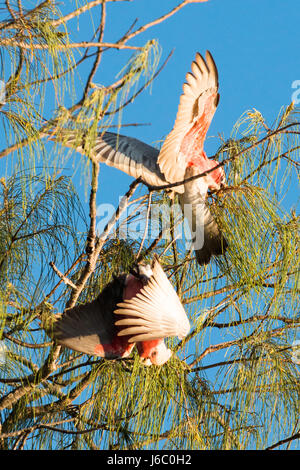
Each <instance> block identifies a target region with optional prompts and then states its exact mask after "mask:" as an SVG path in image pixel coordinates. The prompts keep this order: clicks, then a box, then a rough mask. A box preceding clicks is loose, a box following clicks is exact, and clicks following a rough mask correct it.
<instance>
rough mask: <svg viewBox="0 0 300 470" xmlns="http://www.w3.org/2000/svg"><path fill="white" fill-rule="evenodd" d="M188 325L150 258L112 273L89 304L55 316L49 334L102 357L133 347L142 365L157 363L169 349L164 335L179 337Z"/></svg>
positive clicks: (115, 355) (117, 355)
mask: <svg viewBox="0 0 300 470" xmlns="http://www.w3.org/2000/svg"><path fill="white" fill-rule="evenodd" d="M189 330H190V323H189V320H188V317H187V315H186V313H185V310H184V308H183V306H182V304H181V302H180V299H179V297H178V295H177V293H176V291H175V290H174V288H173V286H172V284H171V283H170V281H169V279H168V277H167V276H166V274H165V273H164V270H163V269H162V267H161V265H160V263H159V261H158V259H157V258H156V257H155V258H154V261H153V263H152V266H150V265H149V264H148V265H142V264H138V265H137V266H136V268H135V269H133V270H131V273H129V274H122V275H120V276H118V277H115V279H114V280H113V281H111V282H110V283H109V284H107V285H106V287H104V289H103V290H102V292H101V293H100V294H99V296H98V297H97V298H96V299H95V300H93V301H92V302H89V303H86V304H84V305H78V306H76V307H73V308H72V309H68V310H66V311H65V312H64V313H63V314H61V315H59V316H58V317H57V318H56V321H55V324H54V328H53V332H52V336H53V337H54V339H55V340H56V341H57V342H58V343H59V344H61V345H63V346H66V347H68V348H70V349H72V350H75V351H79V352H83V353H85V354H90V355H96V356H99V357H103V358H106V359H117V358H126V357H128V356H129V355H130V353H131V352H132V350H133V348H134V346H136V348H137V352H138V354H139V356H140V358H141V361H142V363H143V364H144V365H147V366H149V365H152V364H154V365H162V364H164V363H165V362H167V361H168V360H169V359H170V357H171V355H172V351H171V350H170V349H169V348H167V347H166V345H165V342H164V338H167V337H172V336H177V337H178V338H179V339H182V338H184V337H185V336H186V335H187V334H188V333H189Z"/></svg>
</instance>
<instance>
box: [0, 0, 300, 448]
mask: <svg viewBox="0 0 300 470" xmlns="http://www.w3.org/2000/svg"><path fill="white" fill-rule="evenodd" d="M109 3H110V2H108V1H107V2H105V1H99V2H83V3H82V5H78V4H77V3H75V2H73V3H72V8H71V11H65V12H64V16H63V14H62V13H60V12H59V11H58V10H57V7H56V6H55V5H54V2H52V1H51V0H46V1H45V2H42V3H41V4H38V5H37V6H36V7H34V8H32V5H31V4H29V2H28V3H27V2H17V4H14V5H13V6H12V5H11V4H10V2H5V10H4V11H5V15H6V16H5V17H2V18H1V22H0V31H1V39H0V59H1V62H0V73H1V76H2V77H3V80H4V81H5V100H4V101H2V102H1V104H0V115H1V128H2V129H3V132H2V135H3V136H5V139H4V138H3V142H2V144H3V145H2V147H4V150H2V152H1V153H0V157H1V161H2V162H5V166H6V168H5V170H6V173H5V175H4V176H3V177H2V178H1V180H0V200H1V205H0V446H1V448H2V449H23V448H25V449H112V450H119V449H125V450H135V449H170V450H174V449H189V450H192V449H196V450H197V449H207V450H211V449H226V450H234V449H238V450H242V449H265V448H268V446H275V447H280V445H281V444H280V442H281V441H282V440H284V441H285V442H288V445H290V444H291V443H292V444H293V443H294V439H295V436H297V432H298V431H297V423H298V413H299V398H300V397H299V390H300V388H299V356H298V355H297V351H296V350H295V344H296V341H297V339H298V337H297V332H298V331H299V322H300V319H299V289H300V286H299V259H300V258H299V248H300V247H299V215H297V213H296V211H295V207H296V204H297V202H298V201H297V193H296V188H297V185H298V184H299V148H300V147H299V142H298V139H299V132H300V130H299V113H298V111H297V109H295V108H294V106H293V105H290V106H288V107H286V108H283V109H281V110H280V112H279V115H278V117H277V118H276V120H275V122H274V123H273V124H272V125H270V124H269V123H267V122H266V121H265V119H264V117H263V116H262V114H261V113H260V112H259V111H258V110H256V109H254V110H250V111H247V112H245V113H244V114H243V116H242V117H241V118H240V120H239V121H238V122H237V124H236V125H235V126H234V128H233V131H232V134H231V136H230V138H229V139H228V140H227V141H226V142H223V141H222V142H216V147H217V146H218V145H219V148H218V150H217V151H216V155H215V159H218V160H219V162H220V164H222V165H223V167H224V169H225V172H226V177H227V182H228V187H226V188H224V189H222V190H220V191H218V192H217V193H216V192H212V193H211V194H209V201H210V203H211V207H212V211H213V212H214V214H215V216H216V217H217V219H218V222H219V224H220V226H221V227H222V230H223V232H224V234H225V235H226V239H227V241H228V245H229V248H228V251H227V253H226V256H224V257H220V258H218V259H217V260H214V261H213V262H211V263H210V264H209V265H208V266H206V267H202V268H199V266H198V265H197V264H196V261H195V259H194V254H193V250H192V249H190V247H188V248H187V246H186V243H185V240H184V239H182V238H180V239H179V238H177V233H178V231H180V230H181V229H182V224H183V221H182V217H181V216H180V214H179V213H178V212H176V207H177V206H176V204H177V201H176V198H175V200H170V198H169V196H168V195H167V194H166V193H164V192H162V191H158V192H152V193H151V194H149V191H148V190H147V188H145V187H143V185H142V184H140V183H138V182H136V183H134V184H133V185H132V186H131V187H130V189H129V192H128V193H127V197H125V199H124V201H125V207H126V208H131V210H129V211H128V212H126V213H125V212H124V213H121V210H120V213H119V216H115V219H114V220H113V221H112V222H111V226H109V227H107V228H104V230H103V231H100V232H99V231H97V226H96V219H97V217H96V215H95V204H96V194H97V193H98V194H99V193H100V192H101V172H100V174H99V171H98V170H99V168H98V167H97V163H96V162H94V161H93V155H92V149H93V144H94V139H95V137H96V135H97V134H98V133H101V132H104V131H105V130H106V129H107V128H109V127H110V126H113V125H115V126H117V128H122V112H123V110H125V109H126V107H127V106H129V105H130V104H131V103H134V100H135V97H136V96H138V95H139V94H140V93H141V92H143V91H144V90H145V89H146V88H147V87H148V86H150V85H151V83H152V82H153V80H154V79H155V77H156V76H157V74H158V73H159V72H160V70H161V69H162V68H163V66H162V67H160V68H158V66H159V61H160V57H161V50H160V47H159V44H158V42H157V41H156V40H151V41H148V42H146V43H145V44H144V45H142V46H136V45H135V42H134V41H133V39H134V38H135V37H138V36H139V34H141V33H142V32H143V31H145V30H146V29H149V28H151V26H152V25H154V24H156V21H155V20H154V21H153V22H151V23H148V24H147V25H144V26H143V27H142V28H137V29H135V25H133V26H132V27H131V28H130V29H129V31H128V32H127V33H126V34H124V35H123V37H122V38H118V39H116V40H115V42H114V43H105V42H104V30H105V26H106V17H107V15H108V13H109V12H110V14H111V15H112V16H113V14H117V11H118V4H117V2H115V3H116V4H115V5H114V8H111V9H108V5H107V4H109ZM187 3H188V2H182V3H181V4H180V5H181V7H180V8H183V7H184V6H185V5H186V4H187ZM92 8H98V16H99V18H98V19H99V24H96V23H95V22H94V23H93V25H91V28H90V30H91V31H92V39H91V38H87V37H85V36H84V33H85V32H86V31H87V28H86V27H85V28H83V29H82V31H84V33H82V38H81V39H82V42H81V44H80V45H79V46H78V43H75V42H74V30H73V27H72V25H73V26H74V22H75V23H76V24H78V25H79V26H80V25H81V24H82V23H81V21H83V16H84V14H85V13H86V12H87V11H89V10H91V9H92ZM180 8H179V9H180ZM199 8H201V5H199ZM172 11H173V10H172ZM172 11H170V12H169V14H167V15H166V17H165V18H164V21H167V19H168V18H169V17H170V16H172V14H175V13H176V12H175V11H174V12H173V13H172ZM176 11H178V10H176ZM99 13H100V15H99ZM158 20H160V22H162V23H164V21H162V20H161V19H157V21H158ZM88 33H89V31H88ZM92 42H94V43H95V44H96V46H94V47H93V48H92V46H91V43H92ZM126 48H128V49H126ZM114 49H119V52H120V57H122V59H120V62H119V68H118V70H112V81H111V83H109V84H102V83H99V82H98V79H99V77H101V74H100V73H99V71H101V61H102V59H103V55H104V54H105V56H106V55H108V54H110V53H112V50H114ZM95 51H96V52H95ZM91 59H92V60H91ZM8 61H9V63H10V67H9V68H8V67H7V65H6V64H7V63H8ZM165 63H166V62H165ZM82 65H84V66H85V73H84V74H82V75H81V73H82V69H81V67H82ZM87 71H88V72H87ZM99 80H100V79H99ZM79 84H80V86H79ZM37 97H38V99H37ZM49 100H50V101H49ZM49 102H51V103H52V105H51V109H50V108H49ZM135 124H136V123H135ZM70 129H71V130H72V131H76V132H75V136H77V135H78V143H79V142H80V143H81V141H82V136H83V135H84V137H85V156H83V155H80V156H79V158H78V155H77V154H75V152H74V151H72V152H70V151H68V150H67V151H66V149H65V148H64V138H65V135H64V132H65V131H66V130H70ZM45 131H47V132H48V135H49V132H50V135H51V133H53V134H54V133H55V135H56V136H57V135H59V133H60V135H59V137H60V144H57V143H55V142H54V143H52V142H49V141H46V142H45V140H44V136H45ZM75 140H76V139H75ZM74 147H75V148H76V142H75V143H74ZM75 162H76V163H75ZM70 167H71V173H72V172H73V173H74V174H75V171H76V168H79V169H80V172H81V174H82V175H83V178H82V181H80V183H82V186H81V189H80V191H79V192H77V190H76V188H75V186H74V181H73V179H74V178H72V175H71V176H70ZM97 171H98V172H97ZM98 183H99V184H98ZM83 186H84V188H85V189H84V190H82V187H83ZM86 195H88V196H89V200H88V201H87V198H86V197H85V196H86ZM149 204H151V207H153V205H157V206H158V207H161V205H162V204H163V205H164V207H165V208H166V210H167V213H166V214H167V215H166V214H163V213H162V214H161V216H160V217H159V218H157V217H153V214H152V213H150V214H149V210H148V209H149ZM165 217H170V220H171V229H170V230H169V231H168V233H166V230H165V226H164V222H165ZM154 219H155V220H154ZM138 224H140V225H141V227H142V230H141V231H140V232H139V233H140V235H139V237H135V236H134V233H136V227H137V226H138ZM109 228H110V230H109ZM146 229H147V230H146ZM124 231H126V233H128V234H129V236H127V237H122V236H121V234H122V233H123V232H124ZM91 241H92V244H91ZM98 248H99V250H98V252H96V251H95V250H97V249H98ZM93 250H94V251H93ZM95 252H96V255H97V256H95ZM154 253H155V254H156V255H158V256H159V257H160V261H161V263H162V265H163V266H164V269H165V271H166V272H167V274H168V276H169V278H170V280H171V282H172V283H173V285H174V287H175V288H176V290H177V292H178V295H179V296H180V298H181V300H182V303H183V305H184V306H185V309H186V311H187V314H188V316H189V318H190V321H191V325H192V329H191V332H190V334H189V335H188V337H187V338H185V339H184V340H183V341H178V340H177V339H169V340H168V345H169V347H170V348H171V349H172V350H173V351H174V354H173V356H172V357H171V359H170V360H169V361H168V362H167V363H166V364H165V365H163V366H162V367H155V366H153V367H145V366H143V365H142V364H141V363H140V361H139V358H138V355H137V353H136V352H133V353H132V354H131V355H130V357H128V358H126V359H120V360H113V361H108V360H104V359H101V358H99V357H96V356H95V357H94V356H87V355H84V354H79V353H76V352H74V351H71V350H69V349H67V348H61V347H59V346H58V345H57V344H55V343H53V341H52V339H51V335H49V332H50V331H51V328H52V326H53V320H54V318H55V315H56V314H57V313H61V312H63V311H64V309H65V308H68V307H69V306H73V305H76V304H81V303H85V302H87V301H90V300H92V299H94V298H95V297H96V296H97V295H98V294H99V293H100V292H101V290H102V289H103V287H104V286H105V285H106V284H107V283H108V282H109V281H111V280H112V278H113V275H119V274H120V273H122V272H126V271H127V270H128V269H129V268H130V267H131V266H132V263H133V262H135V261H137V260H143V261H150V260H151V259H152V257H153V255H154ZM91 266H92V269H90V267H91ZM298 434H299V433H298ZM276 443H279V444H278V445H277V444H276ZM281 447H282V445H281Z"/></svg>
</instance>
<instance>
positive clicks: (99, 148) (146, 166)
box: [47, 129, 183, 192]
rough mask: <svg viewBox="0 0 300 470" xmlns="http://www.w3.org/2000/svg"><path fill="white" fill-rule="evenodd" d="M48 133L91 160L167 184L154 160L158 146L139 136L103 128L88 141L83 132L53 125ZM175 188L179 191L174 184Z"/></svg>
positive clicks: (145, 179)
mask: <svg viewBox="0 0 300 470" xmlns="http://www.w3.org/2000/svg"><path fill="white" fill-rule="evenodd" d="M47 136H48V138H49V139H50V140H55V141H57V140H58V141H60V142H62V144H63V145H65V146H66V147H70V148H73V149H74V150H76V151H77V152H79V153H81V154H83V155H86V154H89V155H90V157H91V158H92V159H93V160H96V161H98V162H102V163H105V164H106V165H108V166H112V167H114V168H117V169H118V170H121V171H123V172H124V173H127V174H128V175H130V176H133V178H141V179H142V181H144V182H145V183H147V184H150V185H153V186H160V185H163V184H167V181H166V179H165V177H164V175H163V174H162V173H161V171H160V169H159V166H158V163H157V157H158V154H159V150H157V149H156V148H155V147H151V146H150V145H148V144H145V143H144V142H141V141H140V140H138V139H134V138H133V137H127V136H124V135H120V134H115V133H113V132H105V133H103V134H99V135H98V136H97V137H96V138H95V140H94V141H93V140H92V137H91V142H92V144H90V143H89V142H88V139H87V138H86V133H84V132H83V131H81V130H72V129H55V132H52V133H51V134H50V133H49V134H48V135H47ZM179 189H180V188H179ZM176 190H177V191H178V189H177V188H176ZM181 191H183V188H181ZM178 192H179V191H178Z"/></svg>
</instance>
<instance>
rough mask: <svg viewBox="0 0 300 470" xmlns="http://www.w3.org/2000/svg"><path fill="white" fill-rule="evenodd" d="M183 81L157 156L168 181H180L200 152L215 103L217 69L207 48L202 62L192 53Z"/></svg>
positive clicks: (216, 103) (201, 59)
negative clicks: (172, 119)
mask: <svg viewBox="0 0 300 470" xmlns="http://www.w3.org/2000/svg"><path fill="white" fill-rule="evenodd" d="M186 81H187V83H184V85H183V94H182V95H181V97H180V103H179V107H178V112H177V116H176V120H175V124H174V127H173V129H172V131H171V132H170V134H169V135H168V136H167V138H166V140H165V142H164V144H163V146H162V149H161V151H160V154H159V156H158V165H159V167H160V170H161V172H162V173H163V174H164V176H165V178H166V180H167V181H169V182H170V183H175V182H178V181H182V180H183V179H184V175H185V170H186V167H187V165H188V163H190V162H191V161H192V159H193V157H199V156H200V155H201V153H202V152H203V144H204V140H205V136H206V133H207V130H208V128H209V125H210V123H211V120H212V118H213V116H214V113H215V111H216V108H217V105H218V101H219V94H218V72H217V68H216V65H215V63H214V60H213V58H212V56H211V54H210V53H209V52H208V51H207V52H206V61H205V60H204V59H203V57H202V56H201V55H200V54H199V53H197V54H196V58H195V61H194V62H193V63H192V72H189V73H187V75H186Z"/></svg>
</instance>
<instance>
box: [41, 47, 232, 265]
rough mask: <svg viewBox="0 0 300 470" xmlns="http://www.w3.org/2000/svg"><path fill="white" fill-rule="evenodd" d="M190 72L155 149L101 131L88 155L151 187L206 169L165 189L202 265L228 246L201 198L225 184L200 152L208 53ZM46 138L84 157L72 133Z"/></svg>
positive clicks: (213, 80) (214, 81) (208, 93)
mask: <svg viewBox="0 0 300 470" xmlns="http://www.w3.org/2000/svg"><path fill="white" fill-rule="evenodd" d="M191 69H192V71H191V72H189V73H188V74H187V75H186V83H184V85H183V94H182V95H181V97H180V103H179V107H178V112H177V116H176V120H175V124H174V127H173V129H172V131H171V132H170V133H169V135H168V136H167V137H166V139H165V141H164V144H163V146H162V148H161V150H160V151H159V150H157V149H155V148H154V147H151V146H150V145H147V144H145V143H143V142H141V141H139V140H137V139H134V138H132V137H126V136H124V135H120V134H115V133H112V132H105V133H102V134H101V135H99V136H98V137H97V138H96V139H95V142H94V146H93V148H92V149H90V153H89V156H90V157H91V158H92V159H93V160H95V161H97V162H104V163H106V164H107V165H109V166H113V167H115V168H118V169H119V170H122V171H124V172H125V173H127V174H129V175H131V176H133V177H134V178H138V177H139V178H141V180H142V181H143V182H144V183H146V184H147V185H151V186H161V185H166V184H173V183H179V182H181V181H183V180H187V179H188V178H190V177H193V176H196V175H200V174H202V173H204V172H206V171H209V170H210V172H209V173H208V174H206V175H205V176H202V177H200V178H196V179H193V180H192V181H189V182H186V183H185V184H184V185H177V186H174V187H172V188H170V189H169V190H168V191H171V192H173V193H178V194H179V202H180V205H181V208H182V210H183V213H184V216H185V217H186V218H187V219H188V222H189V227H190V230H191V234H192V241H193V245H194V249H195V253H196V258H197V261H198V263H199V264H200V265H203V264H207V263H208V262H209V261H210V258H211V256H212V255H220V254H222V253H224V252H225V250H226V247H227V242H226V240H225V238H224V237H223V235H222V234H221V232H220V230H219V227H218V225H217V223H216V221H215V219H214V218H213V216H212V214H211V212H210V210H209V207H208V204H207V199H206V196H207V191H208V189H210V190H218V189H220V187H221V186H222V185H223V184H225V173H224V170H223V168H222V167H218V168H216V169H215V170H213V168H214V167H216V166H217V165H218V162H216V161H215V160H212V159H209V158H208V157H207V155H206V153H205V151H204V149H203V146H204V140H205V137H206V133H207V130H208V128H209V125H210V123H211V120H212V118H213V116H214V113H215V111H216V108H217V105H218V101H219V94H218V72H217V68H216V65H215V63H214V60H213V58H212V56H211V54H210V53H209V52H208V51H207V52H206V60H204V58H203V57H202V56H201V55H200V54H199V53H197V54H196V57H195V60H194V62H193V63H192V67H191ZM48 137H49V134H48ZM50 139H53V140H57V139H58V140H60V141H61V142H62V143H63V144H64V145H66V146H68V147H71V148H75V149H76V150H77V151H78V152H80V153H82V154H85V153H86V147H85V138H84V136H83V135H81V136H80V134H79V135H78V132H75V131H73V130H68V129H62V130H59V129H55V135H54V134H53V133H52V134H51V136H50Z"/></svg>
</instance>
